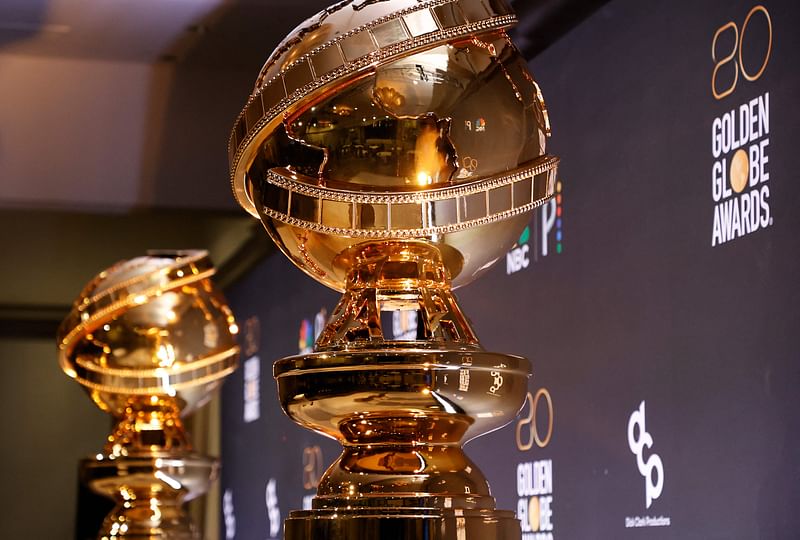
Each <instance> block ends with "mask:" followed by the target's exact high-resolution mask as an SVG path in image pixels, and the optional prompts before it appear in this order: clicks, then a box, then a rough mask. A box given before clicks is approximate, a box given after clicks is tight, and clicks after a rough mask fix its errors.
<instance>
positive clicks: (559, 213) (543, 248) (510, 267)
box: [506, 179, 564, 275]
mask: <svg viewBox="0 0 800 540" xmlns="http://www.w3.org/2000/svg"><path fill="white" fill-rule="evenodd" d="M563 196H564V194H563V183H562V181H561V179H559V180H558V181H557V182H556V194H555V196H554V197H553V198H552V199H550V200H548V201H547V202H546V203H544V205H542V206H541V207H540V208H539V210H538V211H537V212H534V214H533V219H532V220H531V223H530V224H529V225H528V226H527V227H525V230H524V231H522V234H521V235H520V237H519V240H517V245H516V246H515V247H514V248H513V249H512V250H511V251H509V252H508V253H506V274H507V275H511V274H515V273H517V272H519V271H520V270H524V269H525V268H528V266H530V263H531V260H533V262H537V261H539V260H540V259H541V258H544V257H547V256H548V255H550V254H552V253H556V254H560V253H561V252H563V251H564V246H563V240H564V230H563V223H564V222H563V219H564V217H563V213H564V206H563V204H564V203H563ZM531 242H533V247H531Z"/></svg>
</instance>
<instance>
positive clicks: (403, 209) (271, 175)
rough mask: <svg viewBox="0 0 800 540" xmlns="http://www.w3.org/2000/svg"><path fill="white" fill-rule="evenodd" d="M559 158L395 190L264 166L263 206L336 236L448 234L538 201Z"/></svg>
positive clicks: (548, 191) (547, 193)
mask: <svg viewBox="0 0 800 540" xmlns="http://www.w3.org/2000/svg"><path fill="white" fill-rule="evenodd" d="M558 161H559V160H558V158H556V157H553V156H544V157H542V158H539V159H537V160H535V161H534V162H533V163H531V164H530V165H528V166H527V167H522V168H519V169H516V170H514V171H512V172H510V173H507V174H504V175H501V176H498V177H493V178H490V179H486V180H483V181H479V182H474V183H471V184H468V185H464V186H453V187H449V188H444V189H438V190H428V191H421V192H413V193H397V194H386V193H382V194H371V193H358V192H351V191H342V190H335V189H331V188H323V187H318V186H310V185H308V184H305V183H303V182H300V181H298V180H293V179H291V178H287V177H285V176H282V175H280V174H277V173H275V172H274V171H267V173H266V178H265V181H264V182H263V186H262V190H263V193H262V197H261V199H262V200H261V211H262V212H263V214H264V215H266V216H269V217H270V218H272V219H275V220H278V221H280V222H283V223H286V224H288V225H292V226H297V227H302V228H304V229H307V230H312V231H316V232H320V233H325V234H333V235H339V236H350V237H359V238H387V237H388V238H416V237H420V236H430V235H433V234H443V233H452V232H456V231H460V230H464V229H468V228H471V227H476V226H479V225H484V224H487V223H493V222H495V221H501V220H504V219H507V218H510V217H513V216H516V215H519V214H522V213H524V212H528V211H530V210H533V209H534V208H536V207H537V206H540V205H542V204H543V203H544V202H545V201H546V200H547V199H549V198H550V197H551V196H552V195H553V192H554V190H555V179H556V168H557V164H558ZM343 219H346V222H343Z"/></svg>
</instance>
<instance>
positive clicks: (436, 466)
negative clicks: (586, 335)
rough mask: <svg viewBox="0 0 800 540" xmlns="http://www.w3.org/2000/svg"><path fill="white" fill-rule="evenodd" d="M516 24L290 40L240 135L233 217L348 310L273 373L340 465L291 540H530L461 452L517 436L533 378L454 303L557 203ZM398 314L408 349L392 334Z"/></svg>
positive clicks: (359, 27)
mask: <svg viewBox="0 0 800 540" xmlns="http://www.w3.org/2000/svg"><path fill="white" fill-rule="evenodd" d="M515 22H516V17H515V16H514V14H513V13H512V11H511V10H510V9H509V7H508V6H507V5H506V4H505V2H504V1H503V0H427V1H418V0H393V1H386V2H370V1H366V2H364V1H360V0H355V1H343V2H338V3H336V4H335V5H334V6H331V7H330V8H328V9H326V10H324V11H322V12H320V13H319V14H317V15H316V16H314V17H312V18H310V19H308V20H307V21H305V22H304V23H303V24H301V25H300V26H298V27H297V28H296V29H295V30H294V31H293V32H292V33H291V34H290V35H289V36H287V37H286V39H284V40H283V42H282V43H281V45H280V46H279V47H278V48H277V49H276V50H275V51H274V52H273V53H272V55H271V56H270V58H269V59H268V60H267V62H266V64H265V65H264V67H263V68H262V70H261V72H260V73H259V75H258V78H257V80H256V85H255V88H254V90H253V93H252V94H251V96H250V98H249V100H248V102H247V104H246V105H245V107H244V109H243V110H242V112H241V114H240V115H239V117H238V118H237V120H236V123H235V125H234V129H233V133H232V134H231V139H230V144H229V158H230V162H231V183H232V187H233V191H234V195H235V196H236V199H237V201H238V202H239V204H240V205H241V206H242V207H243V208H244V209H245V210H246V211H248V212H249V213H251V214H252V215H253V216H256V217H258V218H260V219H261V221H262V223H263V224H264V227H265V228H266V230H267V232H268V233H269V234H270V236H271V237H272V239H273V240H274V241H275V243H276V244H277V245H278V247H279V248H280V249H281V250H282V251H283V253H284V254H285V255H286V256H287V257H288V258H289V259H290V260H291V261H292V262H293V263H294V264H295V265H297V266H298V267H299V268H301V269H302V270H303V271H304V272H306V273H307V274H308V275H309V276H311V277H312V278H314V279H316V280H317V281H319V282H321V283H323V284H325V285H327V286H329V287H331V288H333V289H335V290H338V291H340V292H342V293H343V296H342V299H341V301H340V302H339V304H338V306H337V307H336V308H335V310H334V311H333V313H332V314H331V318H330V320H329V322H328V324H327V327H326V328H325V329H324V331H323V332H322V334H321V335H320V337H319V339H318V341H317V343H316V344H315V348H314V352H313V353H311V354H304V355H299V356H294V357H290V358H284V359H282V360H279V361H278V362H276V364H275V367H274V374H275V377H276V379H277V383H278V393H279V398H280V400H281V405H282V407H283V409H284V411H285V412H286V413H287V414H288V415H289V416H290V417H291V418H292V419H293V420H294V421H296V422H297V423H299V424H300V425H302V426H304V427H307V428H309V429H312V430H315V431H317V432H320V433H323V434H326V435H328V436H331V437H334V438H336V439H337V440H338V441H339V442H340V443H341V444H342V446H343V452H342V455H341V456H340V457H339V459H338V460H337V461H336V462H335V463H334V464H333V465H332V466H331V467H330V468H329V469H328V471H327V472H326V473H325V474H324V476H323V478H322V479H321V481H320V484H319V487H318V493H317V496H316V497H315V498H314V500H313V504H312V509H311V510H306V511H294V512H292V513H291V514H290V515H289V518H288V519H287V520H286V525H285V526H286V538H288V539H289V540H311V539H315V540H316V539H345V538H347V539H354V540H367V539H370V540H372V539H374V540H377V539H381V540H393V539H396V540H410V539H416V538H420V539H422V538H425V539H431V540H485V539H489V538H492V539H495V538H497V539H503V540H512V539H518V538H519V537H520V534H521V533H520V527H519V522H518V521H517V520H516V519H515V518H514V514H513V512H511V511H505V510H497V509H495V501H494V499H493V497H492V496H491V493H490V491H489V486H488V484H487V482H486V480H485V478H484V476H483V475H482V474H481V472H480V471H479V470H478V468H477V467H476V466H475V464H474V463H472V462H471V461H470V460H469V458H467V457H466V455H465V454H464V452H463V451H462V448H461V446H462V444H463V443H464V442H466V441H468V440H469V439H471V438H474V437H477V436H479V435H482V434H484V433H486V432H488V431H491V430H494V429H498V428H500V427H502V426H503V425H505V424H507V423H508V422H510V421H511V420H512V419H513V418H514V416H515V415H516V414H517V412H518V410H519V408H520V407H521V406H522V404H523V401H524V399H525V396H526V393H527V381H528V377H529V374H530V364H529V362H528V361H527V360H526V359H524V358H521V357H518V356H513V355H507V354H499V353H491V352H487V351H485V350H483V348H482V347H481V346H480V343H479V342H478V339H477V337H476V335H475V333H474V331H473V330H472V329H471V328H470V325H469V323H468V321H467V318H466V317H465V316H464V314H463V313H462V312H461V310H460V308H459V307H458V304H457V303H456V300H455V297H454V296H453V293H452V290H453V289H455V288H457V287H459V286H462V285H465V284H467V283H469V282H471V281H472V280H474V279H476V278H477V277H478V276H479V275H480V274H481V273H483V272H485V271H486V270H487V269H488V268H489V267H490V266H491V265H492V264H493V263H494V262H496V261H498V260H500V259H502V258H504V257H505V254H506V253H507V252H508V250H509V249H510V248H512V247H513V245H514V242H515V240H516V239H517V238H518V237H519V233H520V232H521V231H522V230H523V229H524V228H525V226H526V225H527V224H528V223H529V221H530V218H531V213H532V212H533V210H534V209H535V208H536V207H537V206H539V205H541V204H542V203H544V202H545V201H546V200H547V199H548V198H549V197H550V196H552V194H553V190H554V186H555V170H556V165H557V163H558V159H557V158H555V157H553V156H550V155H548V154H546V152H545V142H546V139H547V136H548V135H549V133H550V124H549V119H548V115H547V109H546V108H545V104H544V100H543V98H542V94H541V91H540V89H539V86H538V84H537V83H536V82H535V81H534V79H533V76H532V75H531V74H530V72H529V71H528V68H527V64H526V62H525V60H524V58H522V56H521V55H520V53H519V51H517V49H516V48H515V47H514V45H513V43H512V42H511V40H510V38H509V37H508V35H507V34H506V30H507V29H508V28H509V27H511V26H512V25H513V24H515ZM396 310H400V311H410V312H414V313H415V315H416V317H417V320H418V321H419V328H418V332H417V336H416V339H412V340H405V341H399V340H393V339H389V338H388V337H387V336H386V335H385V334H384V332H383V328H382V317H381V313H384V312H389V311H396ZM500 315H501V314H498V316H500Z"/></svg>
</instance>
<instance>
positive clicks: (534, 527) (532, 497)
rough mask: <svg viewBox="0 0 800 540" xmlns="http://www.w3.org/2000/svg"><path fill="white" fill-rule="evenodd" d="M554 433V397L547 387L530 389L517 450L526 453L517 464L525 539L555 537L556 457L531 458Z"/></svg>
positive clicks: (518, 428) (518, 427)
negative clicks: (554, 473) (535, 449)
mask: <svg viewBox="0 0 800 540" xmlns="http://www.w3.org/2000/svg"><path fill="white" fill-rule="evenodd" d="M552 436H553V399H552V397H551V396H550V392H549V391H548V390H547V389H546V388H540V389H539V390H537V391H536V394H531V393H530V392H528V396H527V399H526V400H525V405H524V406H523V409H522V413H521V417H520V418H519V419H518V420H517V423H516V429H515V438H516V443H517V450H519V451H520V452H524V453H525V454H526V459H525V461H521V462H519V463H517V471H516V473H517V482H516V485H517V497H519V499H518V500H517V518H518V519H519V520H520V525H521V527H522V540H553V538H554V536H553V534H554V530H555V526H554V519H553V460H552V459H549V458H544V457H540V456H537V457H540V459H536V460H530V459H529V457H528V454H529V453H531V452H532V451H533V449H534V446H535V447H536V448H537V449H543V448H546V447H547V445H548V444H550V439H551V438H552Z"/></svg>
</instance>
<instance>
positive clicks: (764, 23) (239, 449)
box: [221, 0, 800, 540]
mask: <svg viewBox="0 0 800 540" xmlns="http://www.w3.org/2000/svg"><path fill="white" fill-rule="evenodd" d="M520 27H521V28H522V29H524V27H525V24H524V21H523V22H522V24H521V25H520ZM799 54H800V4H797V3H796V2H791V1H788V0H787V1H784V2H778V1H768V2H765V3H763V4H758V3H753V2H752V0H746V1H730V0H728V1H717V2H712V1H699V2H671V1H666V0H665V1H659V2H642V1H640V0H614V1H612V2H610V3H609V4H607V5H606V6H605V7H603V8H602V9H600V10H599V11H598V12H596V13H595V14H594V15H593V16H592V17H591V18H590V19H588V20H586V21H585V22H584V23H582V24H581V25H580V26H578V27H577V28H575V29H574V30H573V31H571V32H570V33H569V34H568V35H567V36H565V37H563V38H562V39H560V40H559V41H558V42H556V43H555V44H554V45H553V46H551V47H550V48H549V49H548V50H547V51H546V52H545V53H543V54H542V55H540V56H539V57H537V58H536V59H535V60H533V61H532V62H531V67H532V70H533V73H534V74H535V76H536V78H537V80H538V81H539V83H540V84H541V86H542V90H543V92H544V96H545V99H546V102H547V106H548V109H549V112H550V118H551V120H552V123H553V137H552V139H551V142H550V150H551V152H552V153H554V154H556V155H559V156H561V158H562V165H561V169H560V179H559V182H558V189H557V192H558V193H557V195H556V196H555V198H554V199H553V200H552V201H550V203H549V204H547V205H545V206H544V207H542V208H541V209H539V211H537V212H536V213H535V215H534V216H533V218H532V220H531V222H530V224H529V226H528V228H527V229H526V230H525V231H524V232H523V233H522V235H521V236H520V238H519V242H518V244H517V246H516V247H515V248H514V249H513V250H512V251H511V252H509V253H508V255H507V257H506V259H505V260H503V261H501V262H499V263H498V264H497V265H496V266H495V267H494V268H493V269H492V270H491V271H490V272H489V273H488V274H487V275H486V276H484V277H483V278H482V279H480V280H478V281H477V282H475V283H473V284H471V285H469V286H467V287H465V288H464V289H461V290H459V291H458V296H459V298H460V301H461V305H462V307H463V309H464V311H465V312H466V313H467V315H468V316H469V317H470V318H471V320H472V321H473V323H474V327H475V329H476V331H477V333H478V336H479V337H480V338H481V341H482V343H483V345H484V347H486V348H487V349H488V350H491V351H500V352H509V353H516V354H521V355H524V356H527V357H528V358H530V359H531V360H532V362H533V366H534V367H533V377H532V378H531V380H530V388H529V396H528V401H527V402H526V404H525V406H524V408H523V410H522V412H521V413H520V416H519V417H518V419H517V420H516V421H515V422H513V423H512V424H510V425H508V426H507V427H505V428H504V429H501V430H499V431H496V432H494V433H491V434H489V435H486V436H484V437H482V438H479V439H477V440H475V441H473V442H471V443H469V444H468V445H467V447H466V449H467V451H468V453H469V454H470V456H471V457H472V458H473V459H474V460H475V461H476V462H477V463H478V465H479V466H480V467H481V468H482V469H483V471H484V472H485V473H486V475H487V477H488V478H489V481H490V483H491V486H492V491H493V493H494V495H495V497H496V498H497V502H498V505H499V506H500V507H501V508H509V509H514V510H515V511H516V512H517V515H518V517H519V518H520V519H521V521H522V529H523V538H524V539H528V540H534V539H536V540H545V539H548V540H549V539H559V538H562V539H587V538H609V539H616V538H649V539H660V538H680V539H695V538H696V539H703V540H707V539H713V538H725V539H728V538H741V539H752V538H760V539H773V538H786V539H789V538H797V537H798V535H800V512H798V510H797V508H798V506H800V488H799V487H798V486H800V459H799V458H800V450H799V449H800V286H799V285H798V281H799V280H800V175H799V174H798V169H797V167H798V163H800V161H799V160H800V61H799V60H798V55H799ZM478 114H480V111H478ZM487 116H488V114H487ZM476 120H480V118H476ZM484 123H485V122H484ZM457 128H458V127H457V126H456V127H455V129H457ZM464 128H465V129H466V128H467V127H466V126H465V127H464ZM492 129H493V126H491V125H489V124H485V129H484V130H483V131H482V132H481V134H480V136H484V137H486V138H490V137H492V136H493V135H492ZM228 296H229V299H230V301H231V303H232V305H233V307H234V310H235V312H236V314H237V316H238V319H239V321H240V325H241V328H242V333H241V345H242V349H243V357H242V366H241V369H239V370H238V371H237V372H236V373H235V374H234V375H233V376H232V377H230V379H229V380H228V382H227V383H226V384H225V386H224V389H223V440H222V461H223V474H222V480H221V482H222V493H223V500H222V509H223V520H222V521H223V527H222V528H223V531H222V533H223V537H225V538H241V539H256V540H264V539H268V538H280V537H281V534H282V521H283V519H284V518H285V517H286V516H287V514H288V512H289V511H290V510H292V509H297V508H303V507H308V506H309V505H310V501H311V496H312V495H313V494H314V488H315V485H316V482H317V480H318V479H319V477H320V475H321V473H322V471H323V470H324V468H325V467H327V465H328V464H330V463H331V462H332V461H333V460H334V459H335V458H336V456H337V455H338V454H339V445H338V444H337V443H335V442H334V441H331V440H328V439H324V438H322V437H321V436H317V435H315V434H313V433H311V432H310V431H308V430H305V429H302V428H300V427H298V426H296V425H295V424H294V423H292V422H291V421H290V420H289V419H288V418H287V417H286V416H284V415H283V413H282V412H281V410H280V408H279V405H278V401H277V397H276V390H275V383H274V380H273V379H272V362H273V361H274V360H276V359H278V358H281V357H284V356H289V355H293V354H297V353H298V352H302V351H308V350H310V348H311V347H312V345H313V342H314V338H315V336H316V334H317V333H318V332H319V331H320V329H321V327H322V326H323V324H324V322H325V319H326V316H327V313H329V312H330V310H331V309H332V308H333V306H334V305H335V303H336V301H337V299H338V295H337V294H336V293H334V292H332V291H329V290H326V289H324V288H323V287H322V286H321V285H318V284H317V283H315V282H313V281H312V280H311V279H310V278H308V277H306V276H305V275H304V274H302V273H301V272H300V271H299V270H297V269H295V268H294V267H292V266H291V265H290V263H289V262H288V260H286V259H285V258H284V257H283V256H280V255H275V256H273V257H270V258H269V259H268V260H266V261H264V263H263V264H261V265H260V266H259V267H258V268H256V269H255V270H254V271H253V272H252V273H251V274H250V275H249V276H247V278H246V279H244V280H243V281H241V282H240V283H239V284H237V285H236V286H235V287H234V288H233V289H232V290H231V291H230V292H229V295H228ZM414 324H415V321H414V320H403V319H402V318H395V319H394V321H393V328H392V330H393V333H394V335H395V336H400V335H402V334H404V333H406V332H413V331H414Z"/></svg>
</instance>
